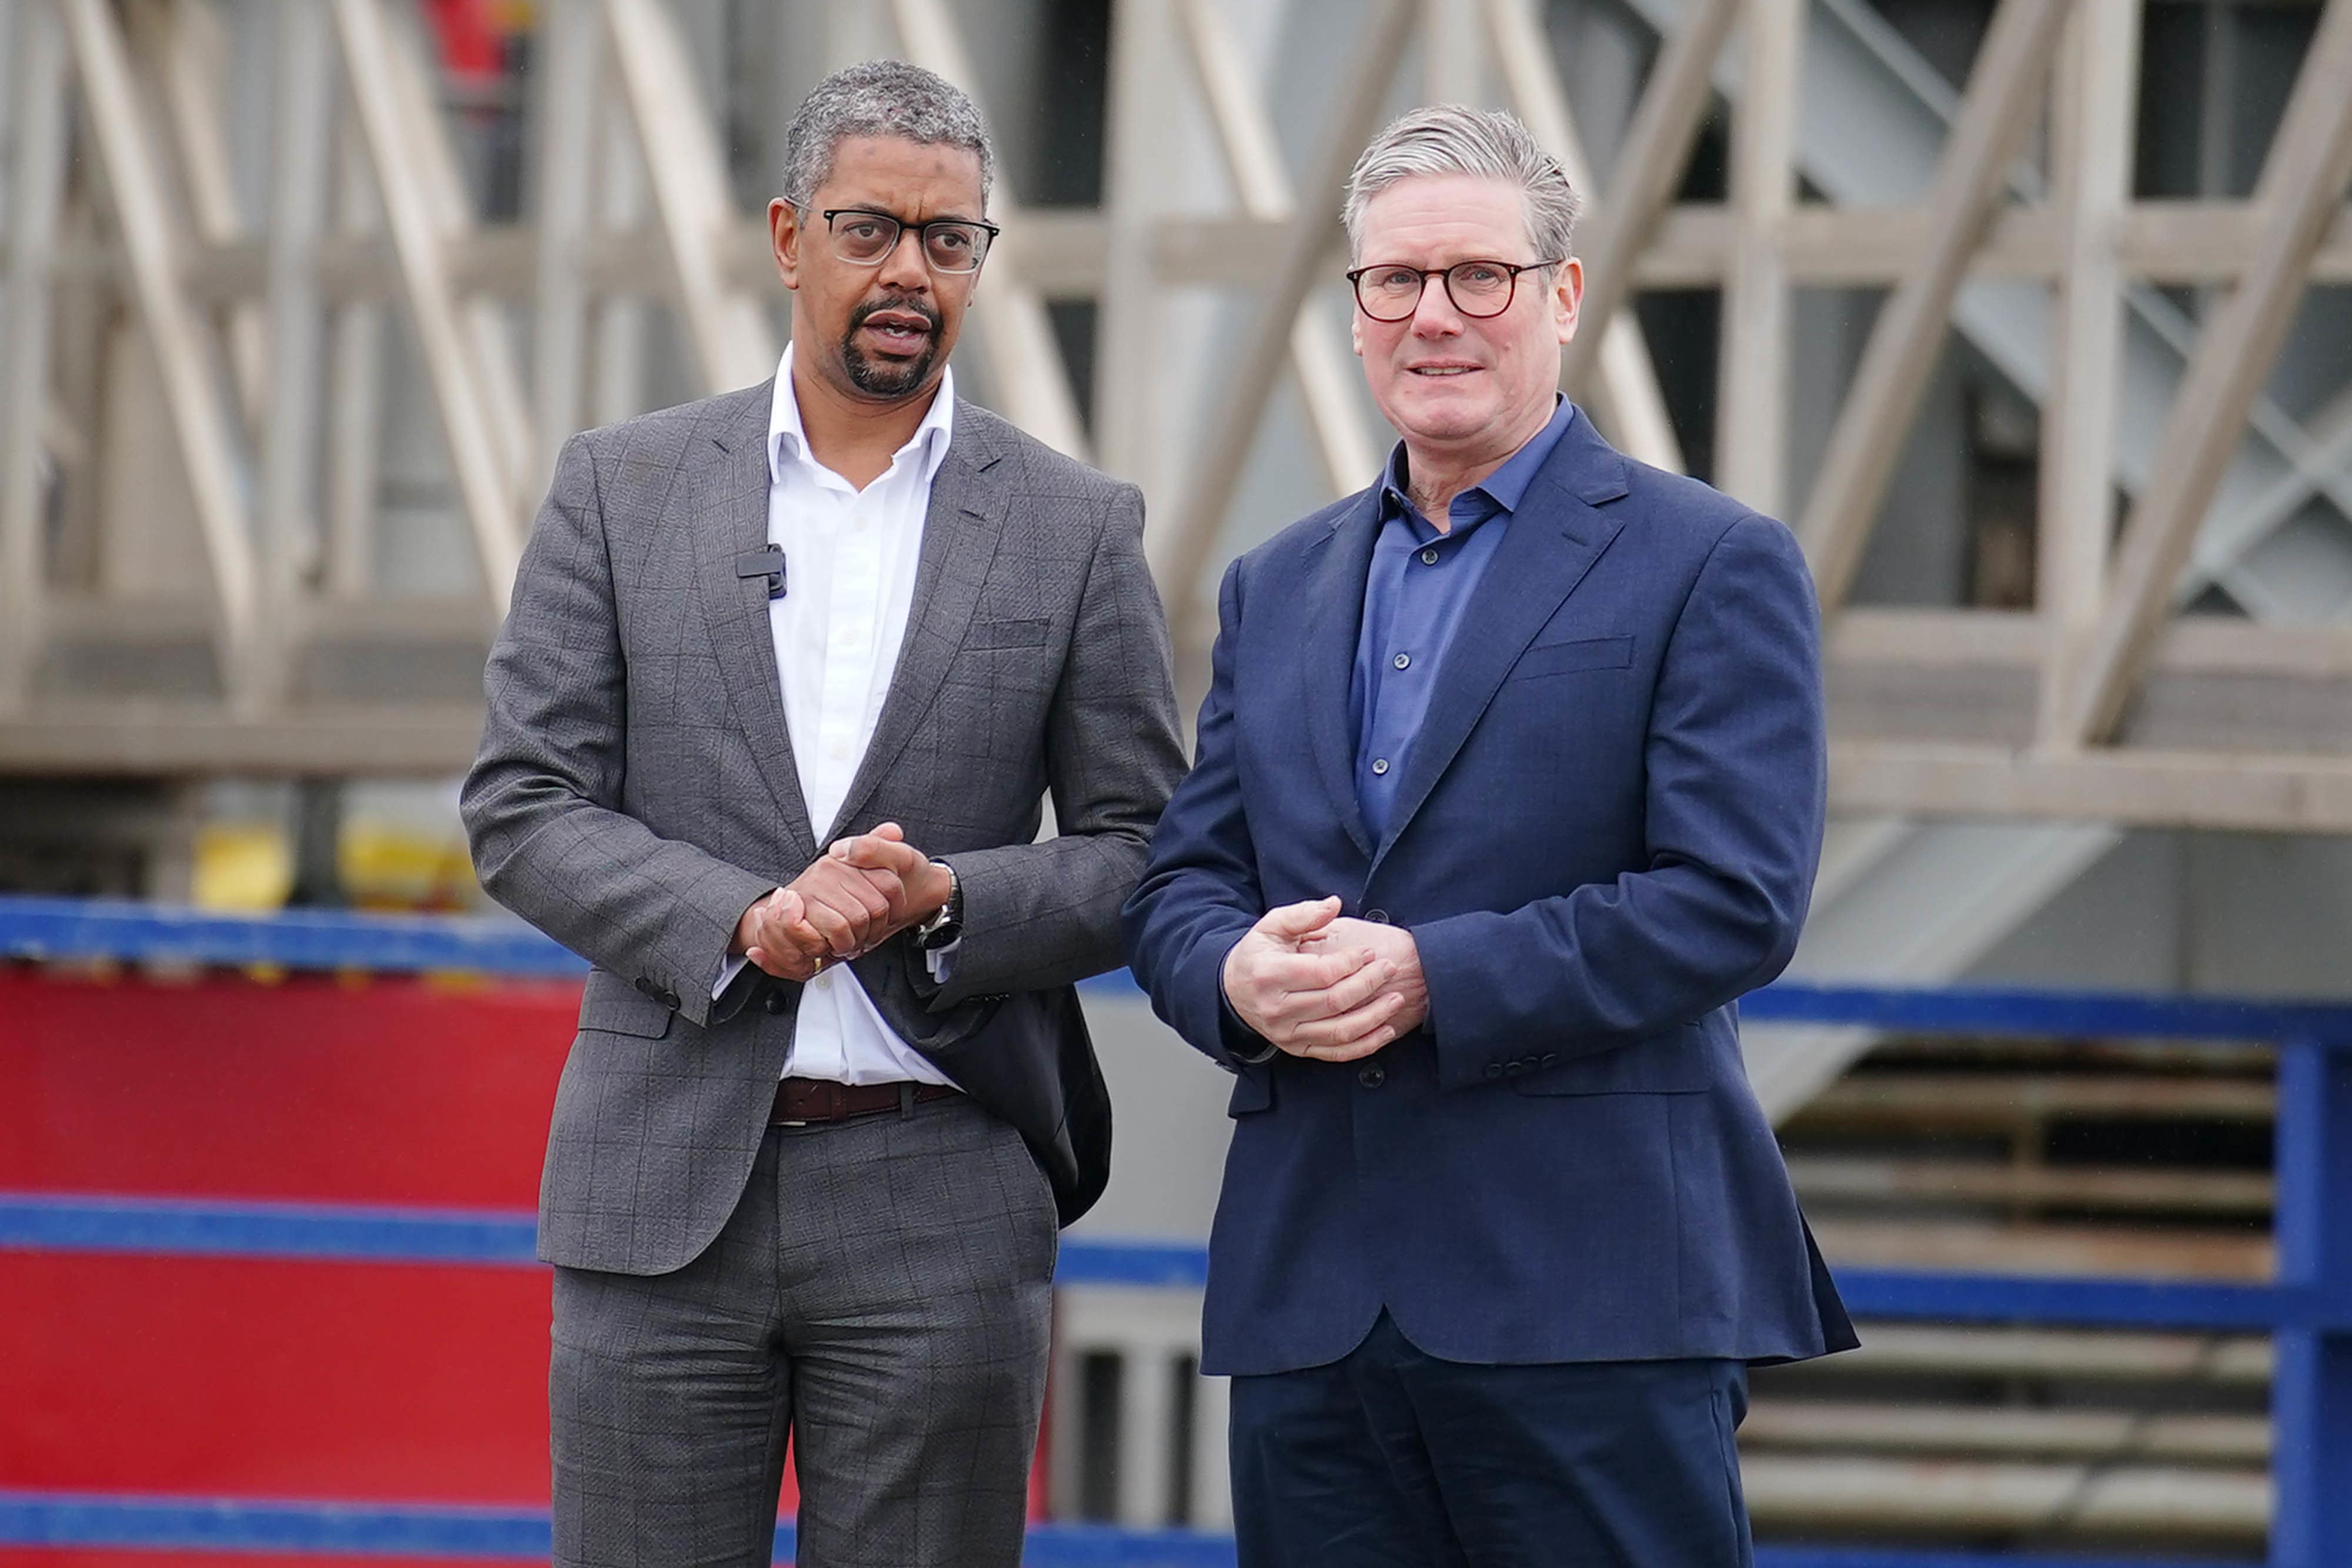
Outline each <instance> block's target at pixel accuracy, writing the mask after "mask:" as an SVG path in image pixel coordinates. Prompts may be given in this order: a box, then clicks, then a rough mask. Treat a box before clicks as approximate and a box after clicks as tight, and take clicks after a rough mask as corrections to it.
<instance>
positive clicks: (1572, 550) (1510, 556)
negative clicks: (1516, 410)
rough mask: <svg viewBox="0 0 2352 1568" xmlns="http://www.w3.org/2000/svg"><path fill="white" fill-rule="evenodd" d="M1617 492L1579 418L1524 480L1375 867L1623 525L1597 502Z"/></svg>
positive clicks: (1445, 664)
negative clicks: (1506, 678)
mask: <svg viewBox="0 0 2352 1568" xmlns="http://www.w3.org/2000/svg"><path fill="white" fill-rule="evenodd" d="M1624 493H1625V483H1624V460H1623V459H1622V458H1621V457H1619V456H1618V455H1617V454H1616V453H1615V452H1614V451H1613V450H1612V449H1611V448H1610V446H1609V445H1608V444H1607V443H1605V442H1603V441H1602V440H1601V438H1600V437H1599V436H1598V435H1596V434H1592V431H1591V424H1590V423H1588V422H1587V421H1586V419H1585V417H1584V415H1583V414H1582V413H1578V414H1577V416H1576V418H1575V421H1574V423H1571V424H1570V427H1569V428H1568V429H1567V430H1566V431H1564V432H1562V433H1561V435H1560V439H1559V448H1558V449H1557V450H1555V451H1554V452H1553V454H1552V455H1551V456H1550V457H1549V459H1547V460H1546V462H1545V464H1544V465H1543V467H1542V468H1541V469H1540V470H1539V471H1538V473H1537V474H1536V476H1535V477H1534V479H1532V480H1531V481H1530V482H1529V483H1528V489H1527V493H1526V494H1525V495H1523V496H1522V497H1520V499H1519V507H1518V510H1517V512H1515V513H1513V514H1512V516H1511V519H1510V522H1509V525H1508V526H1507V529H1506V531H1505V532H1504V535H1503V542H1502V544H1501V545H1500V546H1499V547H1498V548H1497V549H1496V551H1495V555H1494V559H1491V560H1489V561H1488V562H1487V563H1486V575H1485V576H1484V577H1482V578H1480V579H1479V580H1478V586H1477V587H1476V588H1475V589H1474V590H1473V591H1472V592H1471V596H1470V603H1469V606H1468V608H1467V609H1466V610H1465V612H1464V613H1463V616H1462V622H1461V626H1460V629H1459V630H1457V631H1456V632H1454V641H1453V643H1451V644H1450V645H1449V646H1448V647H1447V648H1446V650H1445V655H1444V658H1443V659H1441V660H1440V661H1439V662H1438V666H1437V685H1436V689H1435V690H1434V691H1433V692H1432V693H1431V694H1430V699H1429V707H1428V711H1427V714H1426V716H1425V717H1424V718H1423V721H1422V727H1421V732H1420V733H1419V734H1418V735H1416V736H1415V737H1413V743H1412V759H1411V760H1410V761H1408V762H1407V763H1406V765H1405V777H1404V782H1403V787H1402V789H1400V790H1399V792H1398V795H1397V803H1396V810H1395V812H1394V814H1393V815H1392V816H1391V817H1390V819H1389V827H1388V833H1387V835H1386V837H1384V838H1383V839H1382V840H1381V845H1380V851H1379V853H1378V854H1376V855H1374V856H1373V859H1372V864H1373V867H1374V869H1375V870H1377V869H1378V867H1379V865H1380V862H1381V860H1382V859H1384V858H1385V857H1386V856H1387V854H1388V852H1389V851H1390V850H1391V848H1392V847H1394V845H1395V843H1396V841H1397V840H1398V838H1399V837H1401V836H1402V834H1403V832H1404V831H1405V829H1406V828H1407V827H1409V826H1411V825H1412V819H1413V814H1414V813H1415V812H1417V811H1419V810H1421V808H1422V805H1423V802H1424V801H1426V800H1428V799H1429V796H1430V791H1432V790H1433V789H1436V788H1437V781H1438V780H1439V779H1442V778H1444V776H1445V770H1446V769H1447V768H1450V767H1452V766H1453V763H1454V758H1455V757H1456V756H1457V755H1458V754H1459V753H1460V752H1461V750H1462V747H1463V744H1464V743H1465V741H1467V740H1468V739H1469V738H1470V732H1471V731H1472V730H1473V729H1475V728H1476V727H1477V724H1478V720H1479V719H1480V718H1481V717H1482V716H1484V715H1485V714H1486V705H1487V704H1488V703H1490V702H1492V701H1493V700H1494V698H1495V693H1496V689H1497V688H1498V687H1500V686H1501V685H1502V684H1503V677H1504V676H1506V675H1507V674H1510V671H1511V666H1512V665H1513V664H1516V663H1517V660H1518V657H1519V655H1520V654H1521V653H1524V652H1526V650H1527V646H1528V643H1531V642H1533V641H1534V640H1535V635H1536V633H1537V632H1539V631H1541V630H1542V629H1543V627H1544V623H1545V622H1549V620H1550V619H1551V618H1552V617H1553V616H1554V615H1555V614H1557V613H1559V608H1560V606H1561V605H1562V604H1563V603H1565V602H1566V601H1567V600H1568V597H1569V595H1570V594H1572V593H1574V592H1575V591H1576V589H1577V585H1578V584H1579V583H1580V582H1582V581H1583V580H1584V576H1585V573H1587V572H1589V571H1591V570H1592V563H1593V562H1595V561H1597V560H1599V559H1601V552H1603V551H1604V550H1606V549H1608V548H1609V545H1610V542H1611V541H1612V540H1613V539H1614V538H1616V537H1617V534H1618V530H1619V529H1621V528H1623V526H1624V522H1623V519H1622V517H1621V516H1620V515H1619V514H1618V513H1617V511H1616V510H1615V509H1614V508H1611V509H1608V510H1602V509H1601V507H1599V506H1597V505H1595V503H1597V502H1601V501H1607V500H1612V499H1614V498H1615V497H1619V496H1622V495H1623V494H1624ZM1489 526H1491V525H1489Z"/></svg>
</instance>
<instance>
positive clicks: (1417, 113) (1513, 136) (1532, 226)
mask: <svg viewBox="0 0 2352 1568" xmlns="http://www.w3.org/2000/svg"><path fill="white" fill-rule="evenodd" d="M1424 174H1480V175H1485V176H1486V177H1487V178H1490V179H1496V180H1508V181H1510V182H1511V183H1513V184H1515V185H1517V186H1518V188H1519V195H1520V204H1521V205H1522V206H1523V207H1524V208H1525V209H1526V213H1527V225H1528V240H1529V241H1530V242H1532V243H1533V244H1534V246H1535V247H1536V255H1537V256H1539V257H1542V258H1543V259H1545V260H1549V261H1558V260H1562V259H1564V258H1566V257H1568V256H1573V255H1575V254H1576V253H1575V251H1574V250H1572V249H1571V248H1570V246H1572V245H1573V244H1574V242H1575V238H1576V216H1577V214H1578V213H1579V212H1580V211H1581V210H1582V209H1583V205H1584V203H1583V199H1582V198H1581V197H1580V196H1578V194H1577V193H1576V192H1575V190H1574V189H1573V188H1572V187H1571V186H1570V184H1569V183H1568V172H1567V171H1566V170H1564V169H1562V168H1561V167H1560V166H1559V160H1558V159H1556V158H1554V157H1553V156H1552V155H1551V154H1550V153H1549V152H1545V151H1544V150H1543V148H1542V146H1541V145H1540V144H1539V143H1538V141H1536V138H1535V132H1533V131H1529V130H1528V128H1527V127H1526V126H1525V125H1523V124H1521V123H1520V122H1519V120H1517V117H1516V116H1513V115H1509V114H1505V113H1503V112H1501V111H1500V110H1485V109H1470V108H1466V107H1465V106H1464V105H1461V104H1458V103H1440V104H1432V105H1430V106H1428V107H1426V108H1423V109H1416V110H1412V112H1410V113H1408V114H1402V115H1400V116H1398V117H1397V118H1396V119H1395V120H1391V121H1390V122H1389V123H1388V126H1387V128H1386V129H1384V130H1383V131H1381V133H1380V134H1379V135H1378V136H1375V137H1373V138H1372V142H1371V145H1370V146H1369V147H1367V148H1365V149H1364V155H1363V156H1362V157H1360V158H1359V159H1357V160H1356V168H1355V172H1353V173H1351V174H1349V176H1348V199H1347V201H1346V203H1345V204H1343V205H1342V206H1341V207H1340V209H1339V218H1340V221H1341V222H1342V223H1344V224H1346V225H1348V249H1349V254H1350V255H1354V256H1356V257H1357V259H1358V260H1361V259H1362V256H1361V255H1360V253H1359V246H1360V245H1361V243H1362V241H1363V235H1364V209H1365V207H1367V206H1368V205H1370V203H1371V199H1372V198H1373V197H1374V196H1377V195H1379V194H1380V193H1381V192H1382V191H1385V190H1387V189H1388V188H1389V187H1390V186H1391V185H1393V184H1395V183H1397V182H1399V181H1400V180H1410V179H1412V178H1414V177H1416V176H1418V175H1424ZM1508 259H1509V258H1508V257H1506V256H1498V257H1496V260H1508Z"/></svg>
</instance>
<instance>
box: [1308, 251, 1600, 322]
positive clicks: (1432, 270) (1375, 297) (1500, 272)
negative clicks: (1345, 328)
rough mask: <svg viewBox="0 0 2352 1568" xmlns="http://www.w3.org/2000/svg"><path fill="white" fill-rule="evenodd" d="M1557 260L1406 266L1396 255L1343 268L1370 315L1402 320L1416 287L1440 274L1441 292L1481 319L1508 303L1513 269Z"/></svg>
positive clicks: (1514, 283)
mask: <svg viewBox="0 0 2352 1568" xmlns="http://www.w3.org/2000/svg"><path fill="white" fill-rule="evenodd" d="M1558 266H1559V262H1558V261H1528V262H1521V263H1519V264H1518V265H1517V266H1513V265H1512V264H1511V263H1509V262H1507V261H1457V262H1455V263H1454V265H1453V266H1452V267H1407V266H1405V265H1404V264H1403V263H1402V262H1398V261H1378V262H1374V263H1373V264H1372V265H1371V266H1370V267H1357V268H1356V269H1355V270H1354V271H1352V272H1350V273H1349V274H1348V281H1349V283H1350V284H1352V285H1354V286H1355V289H1356V307H1357V308H1359V309H1360V310H1361V311H1363V313H1364V314H1365V315H1367V316H1370V318H1371V319H1373V320H1375V321H1403V320H1408V319H1411V318H1412V313H1413V312H1414V311H1415V310H1418V309H1419V308H1421V291H1422V290H1423V289H1424V288H1426V287H1429V280H1430V279H1431V278H1433V277H1442V278H1444V279H1445V297H1446V298H1448V299H1451V300H1452V301H1454V308H1455V309H1456V310H1459V311H1461V312H1462V314H1464V315H1465V316H1471V317H1476V318H1479V319H1485V318H1486V317H1488V316H1500V315H1501V314H1502V313H1503V312H1504V311H1506V310H1508V309H1509V308H1511V300H1512V298H1514V297H1516V296H1517V293H1518V290H1519V274H1521V273H1522V272H1536V271H1538V270H1540V269H1542V268H1544V267H1558Z"/></svg>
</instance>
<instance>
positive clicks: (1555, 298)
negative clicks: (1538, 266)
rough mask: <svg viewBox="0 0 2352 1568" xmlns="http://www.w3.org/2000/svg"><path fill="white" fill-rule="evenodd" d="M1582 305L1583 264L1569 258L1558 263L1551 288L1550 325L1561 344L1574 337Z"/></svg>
mask: <svg viewBox="0 0 2352 1568" xmlns="http://www.w3.org/2000/svg"><path fill="white" fill-rule="evenodd" d="M1583 304H1584V263H1582V262H1580V261H1579V260H1577V258H1576V257H1574V256H1570V257H1569V258H1568V259H1567V260H1566V261H1564V262H1562V263H1560V267H1559V272H1558V273H1556V274H1555V275H1554V276H1553V278H1552V287H1551V314H1552V323H1553V325H1554V326H1556V327H1557V328H1558V329H1559V340H1560V341H1561V342H1563V343H1565V342H1567V341H1568V340H1570V339H1571V338H1573V337H1575V336H1576V323H1577V313H1578V311H1579V310H1580V309H1581V308H1583Z"/></svg>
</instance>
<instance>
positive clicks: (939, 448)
mask: <svg viewBox="0 0 2352 1568" xmlns="http://www.w3.org/2000/svg"><path fill="white" fill-rule="evenodd" d="M954 436H955V369H954V367H952V366H950V367H949V368H948V369H946V370H944V371H940V386H939V391H938V392H935V393H933V394H932V397H931V406H930V409H929V412H928V413H925V414H924V415H923V423H920V424H919V425H917V426H915V434H912V435H910V436H908V438H907V444H906V445H904V446H901V447H900V448H898V451H897V452H896V453H893V454H892V455H891V458H890V461H891V463H892V464H893V465H896V464H898V462H899V461H900V460H901V459H903V458H905V457H906V456H907V455H908V453H910V452H913V453H916V454H917V460H918V461H919V464H920V465H921V470H922V480H923V483H924V484H926V485H928V484H929V483H930V482H931V480H932V479H933V478H934V477H935V476H937V475H938V473H939V471H940V464H941V463H942V462H944V461H946V459H947V455H948V443H949V442H950V441H951V440H953V439H954ZM787 443H789V444H787ZM786 463H798V464H802V465H804V466H807V467H811V468H815V467H818V466H819V465H818V463H817V461H816V459H815V458H814V457H812V456H810V455H809V448H808V433H807V432H806V431H805V430H803V428H802V425H801V402H800V399H799V397H797V396H796V395H794V393H793V346H792V344H790V343H786V344H785V345H784V357H783V359H782V361H779V362H778V364H777V366H776V391H775V396H774V397H773V399H772V400H771V401H770V402H769V404H768V479H769V482H770V483H775V482H777V481H780V480H782V478H783V476H784V465H785V464H786Z"/></svg>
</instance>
